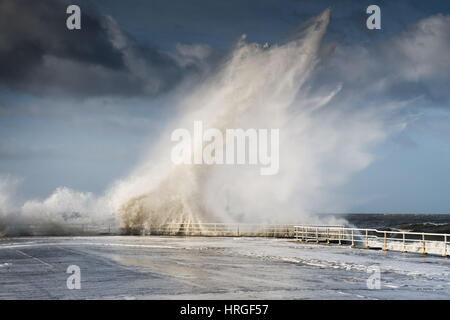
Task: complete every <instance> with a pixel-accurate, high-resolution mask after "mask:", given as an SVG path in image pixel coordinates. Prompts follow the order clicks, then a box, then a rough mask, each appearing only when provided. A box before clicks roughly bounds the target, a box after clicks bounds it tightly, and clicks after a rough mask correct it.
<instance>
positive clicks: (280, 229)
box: [141, 223, 295, 238]
mask: <svg viewBox="0 0 450 320" xmlns="http://www.w3.org/2000/svg"><path fill="white" fill-rule="evenodd" d="M141 234H142V235H171V236H215V237H221V236H222V237H241V236H242V237H275V238H294V237H295V229H294V225H293V224H244V223H189V224H186V223H168V224H162V225H155V226H146V228H144V229H142V232H141Z"/></svg>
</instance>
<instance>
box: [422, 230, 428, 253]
mask: <svg viewBox="0 0 450 320" xmlns="http://www.w3.org/2000/svg"><path fill="white" fill-rule="evenodd" d="M422 254H423V255H426V254H427V252H426V250H425V233H422Z"/></svg>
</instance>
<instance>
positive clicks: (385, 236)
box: [383, 231, 387, 251]
mask: <svg viewBox="0 0 450 320" xmlns="http://www.w3.org/2000/svg"><path fill="white" fill-rule="evenodd" d="M386 233H387V232H386V231H385V232H384V249H383V250H384V251H387V235H386Z"/></svg>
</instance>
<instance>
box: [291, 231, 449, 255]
mask: <svg viewBox="0 0 450 320" xmlns="http://www.w3.org/2000/svg"><path fill="white" fill-rule="evenodd" d="M294 233H295V238H296V240H297V241H303V242H313V243H327V244H330V243H337V244H350V245H351V246H352V247H361V248H378V249H382V250H385V251H387V250H395V251H401V252H418V253H422V254H442V255H443V256H444V257H446V256H447V255H448V253H449V251H448V248H449V240H450V234H445V233H424V232H406V231H380V230H376V229H359V228H345V227H333V226H307V225H296V226H294Z"/></svg>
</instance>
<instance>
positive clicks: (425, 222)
mask: <svg viewBox="0 0 450 320" xmlns="http://www.w3.org/2000/svg"><path fill="white" fill-rule="evenodd" d="M334 216H339V217H342V218H344V219H346V220H347V221H348V222H349V224H352V225H354V226H356V227H358V228H374V229H378V230H386V231H397V230H398V231H410V232H434V233H450V214H382V213H351V214H339V215H334Z"/></svg>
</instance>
